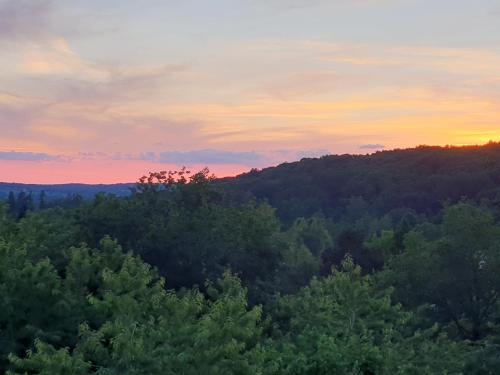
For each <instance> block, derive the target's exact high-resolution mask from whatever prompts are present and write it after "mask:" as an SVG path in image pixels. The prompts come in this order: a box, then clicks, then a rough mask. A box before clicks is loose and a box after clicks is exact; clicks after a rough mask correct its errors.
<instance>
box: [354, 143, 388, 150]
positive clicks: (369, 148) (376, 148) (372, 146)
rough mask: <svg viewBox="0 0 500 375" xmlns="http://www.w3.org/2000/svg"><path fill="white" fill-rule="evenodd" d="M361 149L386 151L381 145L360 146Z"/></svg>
mask: <svg viewBox="0 0 500 375" xmlns="http://www.w3.org/2000/svg"><path fill="white" fill-rule="evenodd" d="M359 148H360V149H362V150H381V149H384V148H385V146H384V145H383V144H380V143H368V144H366V145H361V146H359Z"/></svg>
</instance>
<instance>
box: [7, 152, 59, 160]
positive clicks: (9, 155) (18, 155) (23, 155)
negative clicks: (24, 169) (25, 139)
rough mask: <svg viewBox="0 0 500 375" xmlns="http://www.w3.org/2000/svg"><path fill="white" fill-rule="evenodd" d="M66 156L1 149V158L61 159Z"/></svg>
mask: <svg viewBox="0 0 500 375" xmlns="http://www.w3.org/2000/svg"><path fill="white" fill-rule="evenodd" d="M63 159H64V158H63V157H61V156H57V155H50V154H45V153H36V152H18V151H0V160H21V161H56V160H57V161H60V160H63Z"/></svg>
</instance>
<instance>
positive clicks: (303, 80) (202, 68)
mask: <svg viewBox="0 0 500 375" xmlns="http://www.w3.org/2000/svg"><path fill="white" fill-rule="evenodd" d="M489 140H500V1H499V0H467V1H463V0H225V1H222V0H210V1H207V0H198V1H194V0H179V1H174V0H106V1H102V0H85V1H84V0H78V1H77V0H73V1H63V0H53V1H50V0H0V181H9V182H11V181H16V182H37V183H59V182H92V183H95V182H102V183H109V182H118V181H120V182H129V181H135V180H136V179H137V178H138V177H139V176H140V175H142V174H144V173H146V172H148V171H153V170H162V169H172V168H175V167H176V166H181V165H186V166H188V167H189V168H194V169H196V168H201V167H203V166H205V165H207V166H209V167H210V169H211V170H212V171H213V172H214V173H216V174H217V175H219V176H225V175H234V174H236V173H240V172H242V171H246V170H248V169H250V168H253V167H257V168H261V167H265V166H271V165H276V164H278V163H280V162H283V161H293V160H299V159H300V158H302V157H306V156H313V157H314V156H321V155H324V154H330V153H334V154H337V153H347V152H348V153H369V152H374V151H376V150H381V149H392V148H397V147H398V148H401V147H409V146H416V145H420V144H432V145H446V144H454V145H463V144H479V143H485V142H488V141H489Z"/></svg>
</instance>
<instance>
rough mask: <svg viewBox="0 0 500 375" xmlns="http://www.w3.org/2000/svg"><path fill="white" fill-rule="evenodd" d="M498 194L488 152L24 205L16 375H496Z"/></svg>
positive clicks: (379, 158)
mask: <svg viewBox="0 0 500 375" xmlns="http://www.w3.org/2000/svg"><path fill="white" fill-rule="evenodd" d="M499 182H500V146H499V145H497V144H490V145H487V146H484V147H467V148H432V147H422V148H417V149H413V150H400V151H390V152H381V153H376V154H373V155H371V156H348V155H345V156H328V157H324V158H321V159H314V160H313V159H306V160H302V161H300V162H297V163H291V164H285V165H282V166H279V167H277V168H270V169H266V170H263V171H260V172H259V171H252V172H250V173H248V174H246V175H242V176H239V177H238V178H235V179H225V180H216V179H215V178H214V176H212V175H210V173H209V172H208V171H207V170H203V171H200V172H198V173H193V174H190V173H187V171H186V170H180V171H177V172H160V173H152V174H150V175H148V176H145V177H143V178H142V179H140V181H139V182H138V184H137V185H136V186H135V187H134V189H133V191H132V192H131V194H130V195H129V196H126V197H119V196H116V195H112V194H99V195H97V196H96V197H95V198H93V199H90V200H86V201H85V200H81V201H79V202H78V204H75V205H72V206H67V205H57V204H56V205H49V206H42V207H39V206H38V207H34V206H33V207H26V209H23V211H22V212H20V211H18V210H17V209H16V207H17V205H18V203H19V201H18V200H17V199H16V197H15V196H14V198H13V199H11V202H10V203H9V201H8V200H6V201H5V203H3V204H2V205H1V207H0V301H2V309H0V372H2V373H4V372H5V373H7V374H10V375H12V374H46V375H48V374H51V375H52V374H55V375H58V374H60V375H63V374H117V375H118V374H131V375H132V374H158V375H160V374H162V375H163V374H193V375H194V374H214V375H216V374H217V375H219V374H249V375H250V374H262V375H264V374H290V375H327V374H346V375H347V374H366V375H368V374H391V375H392V374H473V375H474V374H477V375H483V374H484V375H486V374H497V373H498V368H499V367H500V296H499V293H500V241H499V239H500V205H499V199H498V198H500V195H499V194H498V192H499V191H500V184H499ZM13 195H14V194H13ZM12 205H14V206H15V207H12Z"/></svg>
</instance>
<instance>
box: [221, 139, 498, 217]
mask: <svg viewBox="0 0 500 375" xmlns="http://www.w3.org/2000/svg"><path fill="white" fill-rule="evenodd" d="M222 183H223V185H225V186H226V187H227V188H228V189H229V190H232V191H233V192H238V193H244V194H250V195H253V196H254V197H256V198H258V199H266V200H268V201H269V203H270V204H271V205H272V206H274V207H276V208H277V209H278V213H279V215H280V216H281V217H282V218H283V219H285V220H293V219H294V218H296V217H300V216H310V215H312V214H315V213H317V212H322V213H324V214H326V215H327V216H330V217H340V216H342V217H345V216H346V215H349V213H350V212H352V214H353V216H356V215H360V214H361V215H362V214H363V212H364V211H369V213H371V214H375V215H383V214H385V213H387V212H389V211H391V210H396V209H403V208H404V209H405V210H408V209H409V210H414V211H415V212H416V213H427V214H432V213H436V212H438V211H439V209H440V208H441V207H442V206H443V204H444V203H445V202H446V201H450V202H456V201H458V200H460V199H461V198H470V199H474V200H480V199H482V198H488V199H490V200H493V201H495V200H496V201H500V144H499V143H489V144H487V145H484V146H467V147H430V146H420V147H417V148H413V149H404V150H393V151H381V152H376V153H374V154H371V155H330V156H324V157H321V158H315V159H302V160H301V161H298V162H294V163H285V164H281V165H279V166H277V167H273V168H266V169H263V170H261V171H257V170H252V171H250V172H249V173H245V174H242V175H240V176H237V177H236V178H228V179H223V180H222Z"/></svg>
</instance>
